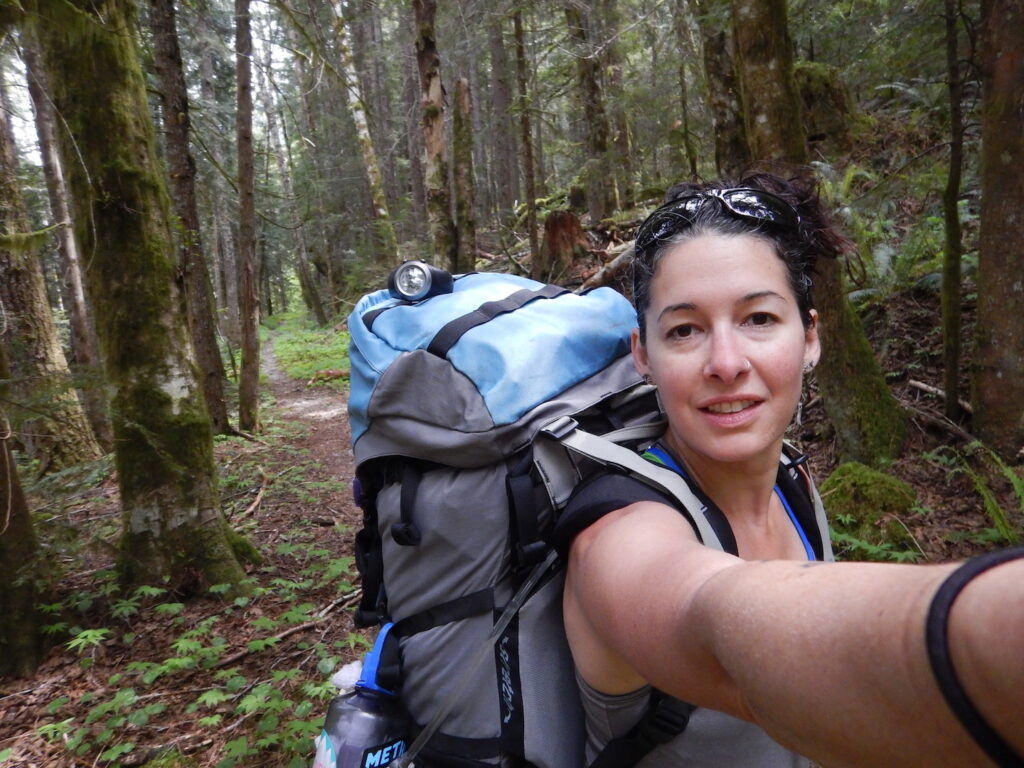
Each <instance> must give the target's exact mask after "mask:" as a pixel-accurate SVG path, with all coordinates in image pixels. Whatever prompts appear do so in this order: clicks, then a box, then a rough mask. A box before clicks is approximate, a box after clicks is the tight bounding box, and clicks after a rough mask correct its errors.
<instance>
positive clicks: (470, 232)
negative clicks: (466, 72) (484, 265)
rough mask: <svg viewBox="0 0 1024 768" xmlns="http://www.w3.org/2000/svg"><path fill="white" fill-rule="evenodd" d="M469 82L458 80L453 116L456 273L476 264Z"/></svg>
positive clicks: (467, 270) (453, 262)
mask: <svg viewBox="0 0 1024 768" xmlns="http://www.w3.org/2000/svg"><path fill="white" fill-rule="evenodd" d="M470 98H471V95H470V90H469V81H468V80H466V78H464V77H460V78H459V79H458V80H456V81H455V109H454V111H453V115H452V166H453V168H452V170H453V174H454V179H455V223H456V243H457V248H456V256H455V258H454V259H453V260H452V264H451V272H452V274H460V273H463V272H470V271H472V269H473V267H474V265H475V264H476V213H475V199H476V196H475V189H474V187H473V119H472V108H471V105H470Z"/></svg>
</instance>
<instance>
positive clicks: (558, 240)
mask: <svg viewBox="0 0 1024 768" xmlns="http://www.w3.org/2000/svg"><path fill="white" fill-rule="evenodd" d="M540 252H541V257H540V260H539V261H540V264H541V270H542V272H541V274H540V276H538V277H536V278H534V279H537V280H540V281H541V282H544V283H561V281H562V280H563V279H564V278H565V274H566V272H568V271H569V267H570V266H572V262H573V259H574V258H575V257H576V256H582V255H583V254H585V253H586V252H587V236H586V233H585V232H584V231H583V227H582V226H580V220H579V218H578V217H577V216H576V214H575V213H573V212H572V211H551V213H549V214H548V215H547V217H546V218H545V219H544V242H543V244H542V245H541V249H540Z"/></svg>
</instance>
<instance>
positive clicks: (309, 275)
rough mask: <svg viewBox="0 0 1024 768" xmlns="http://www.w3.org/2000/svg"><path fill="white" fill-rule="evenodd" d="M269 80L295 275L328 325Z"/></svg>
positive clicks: (266, 107)
mask: <svg viewBox="0 0 1024 768" xmlns="http://www.w3.org/2000/svg"><path fill="white" fill-rule="evenodd" d="M265 51H266V54H265V57H264V60H263V67H262V69H261V72H267V73H269V72H270V71H271V64H272V61H271V48H270V46H269V45H268V46H267V47H266V49H265ZM268 81H269V77H268V78H265V79H264V78H261V82H260V95H261V101H262V102H263V112H264V114H266V117H267V135H268V140H269V142H270V147H271V150H272V151H273V154H274V158H275V160H276V161H277V174H278V176H279V177H280V178H281V191H282V193H283V196H284V199H285V200H286V201H287V205H288V209H289V218H290V226H291V229H292V232H293V233H294V234H295V246H294V247H295V274H296V276H297V277H298V279H299V290H300V291H301V293H302V301H303V303H304V304H305V305H306V309H308V310H309V311H310V312H312V313H313V316H314V317H315V318H316V322H317V325H319V326H321V327H323V326H325V325H327V314H326V313H325V312H324V305H323V302H322V301H321V300H320V291H319V290H317V287H316V282H315V281H314V279H313V271H312V269H311V268H310V266H309V247H308V245H307V243H306V227H305V224H304V223H303V221H302V215H301V213H300V211H299V208H298V198H296V197H295V191H294V188H293V186H292V169H293V168H294V166H295V163H294V160H293V158H292V150H291V144H290V143H289V142H288V137H287V135H285V137H284V140H282V134H283V133H284V132H285V126H286V125H287V123H286V121H285V117H284V113H283V112H282V110H281V106H280V104H278V103H277V99H275V98H274V95H273V93H272V92H271V89H270V83H269V82H268Z"/></svg>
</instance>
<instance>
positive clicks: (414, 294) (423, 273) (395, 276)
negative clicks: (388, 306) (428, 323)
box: [388, 261, 452, 301]
mask: <svg viewBox="0 0 1024 768" xmlns="http://www.w3.org/2000/svg"><path fill="white" fill-rule="evenodd" d="M451 291H452V276H451V275H450V274H448V273H447V272H445V271H444V270H443V269H438V268H437V267H432V266H431V265H430V264H426V263H424V262H422V261H407V262H405V263H404V264H402V265H400V266H399V267H397V268H396V269H395V271H394V272H392V273H391V276H390V277H389V278H388V292H389V293H390V294H391V295H392V296H393V297H394V298H396V299H403V300H404V301H420V300H421V299H429V298H430V297H431V296H437V295H438V294H441V293H451Z"/></svg>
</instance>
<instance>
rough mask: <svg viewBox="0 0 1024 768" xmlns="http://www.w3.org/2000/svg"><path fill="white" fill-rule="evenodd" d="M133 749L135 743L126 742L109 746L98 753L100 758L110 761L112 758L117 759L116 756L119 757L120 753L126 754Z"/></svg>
mask: <svg viewBox="0 0 1024 768" xmlns="http://www.w3.org/2000/svg"><path fill="white" fill-rule="evenodd" d="M133 749H135V744H134V743H132V742H128V743H127V744H118V745H116V746H113V747H111V748H110V749H108V750H107V751H106V752H103V753H102V754H101V755H100V760H106V761H108V762H112V761H114V760H117V758H119V757H120V756H121V755H126V754H128V753H129V752H131V751H132V750H133Z"/></svg>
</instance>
